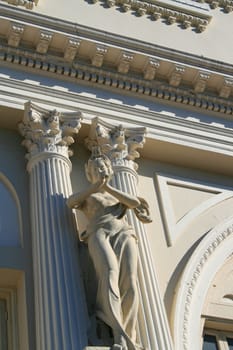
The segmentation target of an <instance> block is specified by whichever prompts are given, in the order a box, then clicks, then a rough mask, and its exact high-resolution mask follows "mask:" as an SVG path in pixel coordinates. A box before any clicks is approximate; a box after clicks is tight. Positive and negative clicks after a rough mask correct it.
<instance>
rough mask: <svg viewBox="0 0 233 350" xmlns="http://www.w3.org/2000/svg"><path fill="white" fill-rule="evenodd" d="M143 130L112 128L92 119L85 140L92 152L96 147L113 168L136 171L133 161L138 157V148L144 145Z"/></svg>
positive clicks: (119, 126)
mask: <svg viewBox="0 0 233 350" xmlns="http://www.w3.org/2000/svg"><path fill="white" fill-rule="evenodd" d="M145 133H146V129H145V128H124V127H123V126H122V125H121V124H120V125H117V126H112V125H110V124H108V123H106V122H103V121H102V120H100V119H99V118H95V119H93V122H92V125H91V129H90V133H89V136H88V138H87V139H86V140H85V142H86V146H87V148H88V149H89V150H90V151H92V149H93V147H96V146H98V147H99V148H100V150H101V152H102V153H103V154H106V155H107V156H108V157H109V159H110V160H111V161H112V164H113V165H115V166H124V165H126V164H127V166H129V167H131V168H132V169H134V170H137V164H136V163H135V159H136V158H139V157H140V154H139V152H138V151H137V149H138V148H142V147H143V145H144V143H145Z"/></svg>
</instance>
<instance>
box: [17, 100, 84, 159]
mask: <svg viewBox="0 0 233 350" xmlns="http://www.w3.org/2000/svg"><path fill="white" fill-rule="evenodd" d="M81 119H82V115H81V112H74V113H73V112H72V113H63V112H58V111H57V110H52V111H51V110H46V109H43V108H41V107H39V106H38V105H35V104H33V103H31V102H30V101H29V102H27V103H25V111H24V117H23V121H22V122H21V123H20V124H19V131H20V133H21V135H22V136H24V141H23V143H22V144H23V145H24V146H25V147H26V148H27V150H28V153H27V155H26V158H27V159H28V160H31V159H32V158H34V157H35V156H39V155H42V154H46V155H48V154H59V155H62V156H64V157H66V158H67V159H68V158H69V157H70V156H72V151H71V150H70V149H69V146H70V145H71V144H72V143H74V138H73V136H74V135H75V134H78V132H79V129H80V127H81Z"/></svg>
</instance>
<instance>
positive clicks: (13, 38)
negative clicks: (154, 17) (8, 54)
mask: <svg viewBox="0 0 233 350" xmlns="http://www.w3.org/2000/svg"><path fill="white" fill-rule="evenodd" d="M23 32H24V26H23V25H21V24H18V23H11V27H10V30H9V33H8V45H9V46H13V47H18V46H19V43H20V40H21V38H22V36H23Z"/></svg>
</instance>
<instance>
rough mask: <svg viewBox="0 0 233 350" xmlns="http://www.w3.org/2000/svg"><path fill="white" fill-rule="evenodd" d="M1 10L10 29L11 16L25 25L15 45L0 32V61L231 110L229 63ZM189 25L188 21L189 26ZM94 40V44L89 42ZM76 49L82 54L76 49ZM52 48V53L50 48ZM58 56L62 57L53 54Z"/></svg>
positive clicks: (211, 108) (2, 7)
mask: <svg viewBox="0 0 233 350" xmlns="http://www.w3.org/2000/svg"><path fill="white" fill-rule="evenodd" d="M173 2H174V3H175V2H176V1H173ZM140 3H141V1H140ZM191 3H192V4H194V6H199V5H200V4H198V3H196V2H195V1H191ZM200 6H201V5H200ZM0 11H1V14H2V18H4V20H5V21H8V22H9V23H8V24H9V27H10V21H9V18H12V17H14V18H15V20H14V24H19V25H21V23H24V26H25V31H24V32H23V34H22V38H21V40H20V41H19V42H18V43H17V45H18V46H17V47H14V46H9V45H7V44H5V43H6V42H7V41H8V33H5V32H4V31H3V30H2V29H1V28H0V35H1V36H2V37H3V39H4V40H3V41H2V43H1V45H0V61H2V62H5V63H6V64H8V65H19V66H21V67H23V68H24V67H30V69H32V70H34V71H35V72H36V74H41V72H42V74H43V75H49V76H50V77H51V74H53V75H54V77H55V78H59V79H60V77H62V76H65V77H66V80H68V79H70V81H71V82H74V81H75V80H76V81H78V82H81V81H84V84H91V85H92V86H93V84H97V85H99V86H101V87H103V86H105V87H107V89H110V88H113V89H118V90H121V91H124V90H126V91H127V92H131V93H132V94H133V95H135V94H139V95H140V96H144V95H145V96H147V98H148V97H149V98H151V99H152V100H155V99H163V100H166V101H167V100H168V101H171V102H172V103H178V104H185V105H190V106H192V107H196V108H201V109H208V110H209V111H214V112H220V113H225V114H232V112H233V107H232V106H233V103H232V96H233V91H232V89H230V86H229V84H228V82H229V81H230V80H231V77H232V72H233V66H232V65H230V64H226V63H222V64H221V65H219V64H218V63H217V62H216V61H213V60H209V59H207V58H203V57H198V56H194V55H192V54H188V53H184V52H183V53H182V52H178V51H174V50H172V49H168V48H163V47H161V46H158V45H151V44H147V43H145V42H141V41H138V40H137V41H136V42H135V40H132V39H130V38H124V37H119V36H116V35H114V34H111V35H109V34H108V33H104V32H101V31H98V30H95V29H93V28H92V29H90V28H84V27H82V26H79V25H77V24H76V25H75V27H74V25H73V23H71V22H66V21H62V20H59V21H58V20H56V21H55V20H54V19H53V18H47V17H44V16H42V15H40V14H38V13H36V14H35V13H33V12H27V11H24V12H23V14H22V13H21V11H16V10H15V9H14V8H12V7H10V6H6V5H5V4H4V3H0ZM29 14H30V18H29V17H28V16H29ZM37 21H41V23H43V26H42V27H40V28H38V26H37V25H36V23H37ZM188 22H189V21H188V20H187V21H186V24H187V26H188V25H189V23H188ZM30 33H34V36H33V38H31V40H29V39H28V34H29V35H30ZM41 33H43V35H42V38H41ZM68 33H69V34H68ZM26 35H27V37H25V36H26ZM51 35H52V38H51ZM92 37H94V38H95V40H92V39H90V38H92ZM35 38H36V39H37V40H38V41H39V42H40V40H41V45H38V50H39V52H37V51H36V48H37V43H38V41H36V40H35ZM40 38H41V39H40ZM58 39H59V40H58ZM24 40H27V43H29V45H28V46H27V47H25V46H23V45H22V43H23V42H24ZM50 40H52V45H50V43H51V42H50ZM64 43H65V45H64ZM80 45H81V48H82V50H79V46H80ZM135 45H136V46H137V51H135ZM15 46H16V45H15ZM50 46H51V47H52V48H53V50H50ZM97 47H98V49H97ZM102 47H104V51H103V50H102ZM112 48H114V50H112ZM105 49H106V50H107V52H109V51H110V50H111V55H108V60H105V57H106V56H105ZM79 51H80V52H81V53H82V59H79V54H80V55H81V53H79ZM43 52H44V54H43ZM61 52H63V57H61V55H60V54H57V53H61ZM45 53H47V54H45ZM155 53H156V55H155ZM184 62H185V63H184ZM177 66H183V67H184V69H185V73H184V74H185V79H181V80H180V77H179V76H177V77H176V76H175V75H174V76H173V78H174V79H172V78H171V84H169V75H168V72H169V74H172V73H171V72H175V71H176V67H177ZM201 66H204V67H205V70H206V72H207V73H208V74H210V75H211V77H210V79H206V78H204V75H203V74H205V73H206V72H205V71H204V72H201V74H200V67H201ZM110 67H111V68H110ZM118 69H119V72H120V74H119V72H118ZM135 72H137V74H135ZM194 74H196V80H195V84H194V78H193V77H194ZM205 75H206V74H205ZM175 78H177V79H175ZM179 81H180V83H179ZM226 82H227V83H226ZM224 84H225V85H226V84H228V85H227V86H225V85H224ZM177 85H178V86H177ZM195 89H196V90H195ZM227 96H228V97H227Z"/></svg>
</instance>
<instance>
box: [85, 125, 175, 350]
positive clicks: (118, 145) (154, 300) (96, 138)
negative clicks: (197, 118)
mask: <svg viewBox="0 0 233 350" xmlns="http://www.w3.org/2000/svg"><path fill="white" fill-rule="evenodd" d="M145 133H146V129H145V128H123V127H122V126H121V125H118V126H113V125H111V124H108V123H106V122H103V121H102V120H99V119H98V118H95V119H94V120H93V121H92V125H91V128H90V133H89V137H88V138H87V139H86V146H87V147H88V149H89V150H90V151H92V150H93V148H94V147H96V146H97V147H99V148H100V150H101V152H102V153H103V154H105V155H106V156H108V158H110V160H111V163H112V168H113V171H114V175H113V178H112V183H113V186H114V187H116V188H117V189H119V190H121V191H123V192H125V193H129V194H132V195H135V196H137V181H138V178H137V168H138V166H137V164H136V162H135V159H136V158H138V157H139V153H138V148H142V147H143V145H144V143H145ZM127 217H128V221H129V223H130V225H132V226H133V227H134V230H135V233H136V235H137V237H138V239H139V246H138V248H139V264H138V283H139V293H140V298H141V300H140V305H141V309H140V310H139V315H140V317H138V329H139V332H138V334H137V338H138V340H139V342H142V344H143V346H144V347H145V348H148V349H150V350H154V349H166V350H172V348H173V345H172V341H171V336H170V331H169V326H168V321H167V318H166V312H165V308H164V304H163V301H162V298H161V296H160V291H159V286H158V281H157V276H156V271H155V270H154V263H153V259H152V256H151V252H150V245H149V241H148V238H147V234H146V230H145V227H144V225H143V223H142V222H141V221H139V220H138V219H137V218H136V216H135V215H134V214H133V212H132V211H129V212H128V215H127ZM147 222H149V221H147Z"/></svg>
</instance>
